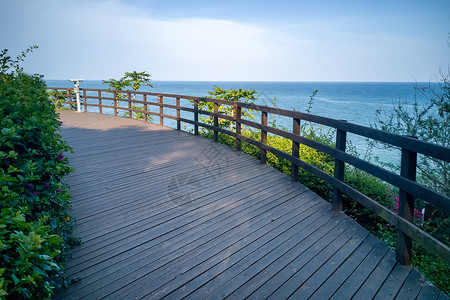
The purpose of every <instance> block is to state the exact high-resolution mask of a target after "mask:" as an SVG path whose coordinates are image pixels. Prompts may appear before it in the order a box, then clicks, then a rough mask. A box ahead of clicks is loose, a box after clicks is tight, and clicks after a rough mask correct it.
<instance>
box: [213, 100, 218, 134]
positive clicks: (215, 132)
mask: <svg viewBox="0 0 450 300" xmlns="http://www.w3.org/2000/svg"><path fill="white" fill-rule="evenodd" d="M214 113H215V114H218V113H219V104H217V103H216V102H214ZM214 127H219V118H218V117H217V116H214ZM218 140H219V135H218V132H217V130H216V129H214V142H217V141H218Z"/></svg>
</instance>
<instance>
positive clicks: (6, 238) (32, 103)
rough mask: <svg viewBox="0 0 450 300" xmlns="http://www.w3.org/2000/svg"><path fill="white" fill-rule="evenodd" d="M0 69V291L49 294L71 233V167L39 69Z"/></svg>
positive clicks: (58, 279)
mask: <svg viewBox="0 0 450 300" xmlns="http://www.w3.org/2000/svg"><path fill="white" fill-rule="evenodd" d="M5 53H6V52H5V50H4V51H2V55H1V60H0V61H1V62H2V71H3V72H2V73H0V128H1V135H0V185H1V189H0V208H1V217H0V238H1V242H0V296H1V297H3V298H8V299H22V298H49V297H50V296H51V295H52V294H53V290H55V289H56V288H58V287H61V286H63V285H65V284H66V282H65V280H64V279H63V277H62V272H63V270H64V268H63V266H64V259H65V257H66V255H67V253H68V248H69V244H70V242H71V238H70V237H69V233H70V231H71V219H70V216H69V214H68V211H69V210H70V195H69V193H68V192H67V187H66V186H65V185H64V184H63V183H62V182H61V179H62V178H63V177H64V176H65V175H67V174H68V173H69V172H70V168H69V167H68V165H67V164H68V161H67V158H65V156H64V152H66V151H70V150H71V149H70V148H69V146H68V145H67V143H66V142H64V141H62V140H61V136H60V135H59V134H58V131H59V126H60V123H59V121H58V115H57V113H56V112H55V109H54V104H52V103H51V101H50V100H49V97H48V95H47V94H46V91H45V83H44V82H43V80H42V79H41V78H40V76H36V75H35V76H29V75H25V74H23V73H22V72H13V73H6V71H7V70H8V68H7V66H6V67H5V65H6V64H8V63H10V59H7V58H8V57H7V56H6V55H5Z"/></svg>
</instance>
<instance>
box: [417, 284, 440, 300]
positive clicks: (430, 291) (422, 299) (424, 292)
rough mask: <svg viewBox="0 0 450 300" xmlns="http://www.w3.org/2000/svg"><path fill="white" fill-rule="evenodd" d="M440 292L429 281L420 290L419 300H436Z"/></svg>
mask: <svg viewBox="0 0 450 300" xmlns="http://www.w3.org/2000/svg"><path fill="white" fill-rule="evenodd" d="M439 293H440V291H439V290H438V289H437V288H436V287H435V286H434V284H432V283H431V282H429V281H425V283H424V284H423V286H422V289H421V290H420V293H419V295H418V296H417V300H427V299H430V300H436V299H438V298H439Z"/></svg>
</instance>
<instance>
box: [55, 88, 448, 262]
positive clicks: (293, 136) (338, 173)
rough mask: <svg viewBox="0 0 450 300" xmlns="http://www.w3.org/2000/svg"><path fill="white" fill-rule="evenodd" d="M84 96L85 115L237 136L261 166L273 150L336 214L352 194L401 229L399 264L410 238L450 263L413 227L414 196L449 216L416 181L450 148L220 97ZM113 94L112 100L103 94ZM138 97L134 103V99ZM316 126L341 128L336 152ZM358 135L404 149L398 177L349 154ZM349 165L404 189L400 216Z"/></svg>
mask: <svg viewBox="0 0 450 300" xmlns="http://www.w3.org/2000/svg"><path fill="white" fill-rule="evenodd" d="M47 89H49V90H64V91H67V94H56V95H54V99H55V101H56V100H57V99H58V98H63V99H65V100H67V101H65V102H64V103H67V104H69V105H70V106H71V108H72V107H73V106H74V105H76V102H74V101H73V99H74V98H75V97H76V96H75V95H73V94H71V93H70V92H69V91H70V90H71V89H68V88H56V87H47ZM80 90H81V91H82V92H83V95H82V99H83V104H82V105H83V106H84V111H85V112H87V111H88V107H97V108H98V110H99V113H104V110H103V109H104V108H109V109H112V110H113V111H114V115H116V116H117V115H118V112H119V110H120V111H127V112H128V117H129V118H133V113H142V114H144V120H145V121H148V119H149V116H156V117H159V118H160V120H159V124H160V125H164V118H168V119H173V120H176V121H177V129H178V130H181V122H184V123H189V124H192V125H194V134H195V135H198V134H199V127H203V128H206V129H209V130H212V131H213V133H214V140H215V141H217V140H218V138H217V134H218V133H219V132H220V133H223V134H227V135H229V136H232V137H234V138H236V150H238V151H240V146H241V141H245V142H248V143H250V144H252V145H254V146H256V147H258V148H259V149H260V150H261V162H262V163H265V162H266V152H267V151H268V152H271V153H273V154H274V155H277V156H279V157H281V158H284V159H286V160H288V161H290V162H291V163H292V166H293V169H292V170H293V172H292V179H293V180H297V176H298V167H300V168H303V169H305V170H306V171H308V172H310V173H312V174H314V175H315V176H317V177H319V178H320V179H322V180H324V181H325V182H327V183H328V184H330V185H331V186H332V187H333V188H334V189H333V208H334V209H335V210H338V211H339V210H341V209H342V194H346V195H348V196H349V197H350V198H352V199H353V200H355V201H357V202H359V203H360V204H362V205H363V206H365V207H366V208H368V209H370V210H371V211H372V212H374V213H376V214H377V215H378V216H380V217H382V218H383V219H384V220H386V221H387V222H389V223H390V224H392V225H394V226H395V227H397V229H398V230H399V234H398V237H397V250H396V252H397V260H398V261H399V262H400V263H401V264H404V265H409V264H410V263H411V248H412V239H413V240H415V241H416V242H418V243H419V244H421V245H422V246H424V247H425V248H427V249H428V250H430V251H431V252H433V253H434V254H436V255H438V256H439V257H441V258H442V259H443V260H444V261H446V262H447V264H450V248H449V247H448V246H446V245H445V244H443V243H442V242H440V241H439V240H437V239H435V238H434V237H432V236H431V235H429V234H428V233H426V232H425V231H423V230H422V229H420V228H418V227H417V226H415V225H414V224H413V210H414V197H418V198H421V199H423V200H425V201H427V202H429V203H431V204H433V205H435V206H436V207H439V208H441V209H442V210H444V211H445V212H447V213H450V198H449V197H447V196H446V195H443V194H441V193H438V192H436V191H434V190H432V189H430V188H428V187H426V186H424V185H421V184H419V183H417V182H415V172H416V163H417V154H418V153H420V154H423V155H426V156H430V157H433V158H436V159H439V160H443V161H446V162H449V161H450V148H447V147H444V146H440V145H436V144H432V143H429V142H424V141H420V140H417V139H415V138H412V137H406V136H400V135H396V134H393V133H388V132H384V131H381V130H378V129H374V128H369V127H365V126H362V125H357V124H353V123H349V122H346V121H341V120H335V119H331V118H326V117H321V116H317V115H312V114H307V113H302V112H299V111H290V110H286V109H279V108H274V107H268V106H262V105H255V104H249V103H241V102H233V101H227V100H221V99H213V98H204V97H194V96H185V95H176V94H164V93H153V92H140V91H121V90H107V89H87V88H86V89H80ZM88 92H90V93H92V92H96V94H95V95H88ZM105 93H106V94H109V95H112V96H108V95H105ZM118 94H121V95H126V97H125V98H118ZM132 95H133V96H134V97H133V98H134V99H132V97H131V96H132ZM137 95H142V99H137V97H136V96H137ZM149 96H155V97H157V99H156V101H154V102H152V101H150V99H149V98H150V97H149ZM164 98H174V99H176V104H175V105H173V104H167V103H164ZM180 99H185V100H190V102H193V107H184V106H181V104H180ZM88 100H98V104H94V103H90V102H89V101H88ZM102 101H113V103H112V104H113V105H106V104H104V102H102ZM121 102H124V103H127V105H126V107H122V106H119V104H120V103H121ZM200 102H210V103H213V104H214V112H210V111H205V110H200V109H199V108H198V106H199V103H200ZM135 104H141V105H144V107H143V110H141V109H136V108H134V105H135ZM219 104H222V105H229V106H233V107H234V109H235V112H236V114H235V115H234V116H229V115H226V114H223V113H220V112H219V111H218V105H219ZM148 106H157V107H159V112H154V111H150V110H149V109H148V108H149V107H148ZM164 108H170V109H175V110H176V116H174V115H170V114H167V113H164ZM242 109H251V110H254V111H260V112H261V123H257V122H253V121H249V120H245V119H242V118H241V110H242ZM181 111H185V112H191V113H193V114H194V116H193V120H192V119H187V118H185V117H181V114H180V112H181ZM268 113H271V114H275V115H280V116H285V117H290V118H292V119H293V125H294V129H293V132H292V133H291V132H288V131H285V130H281V129H278V128H274V127H271V126H268V125H267V115H268ZM199 114H200V115H206V116H210V117H212V118H213V124H206V123H203V122H201V121H199V118H198V116H199ZM218 119H225V120H229V121H233V122H235V123H236V132H233V131H230V130H228V129H225V128H221V127H219V126H218V124H219V123H218ZM301 121H307V122H313V123H317V124H321V125H325V126H328V127H332V128H335V129H337V132H336V144H337V146H336V148H334V147H330V146H328V145H324V144H321V143H319V142H316V141H314V140H311V139H308V138H306V137H303V136H301V135H300V131H299V130H300V129H299V128H300V122H301ZM241 125H246V126H249V127H252V128H254V129H258V130H260V131H261V140H260V141H257V140H254V139H252V138H249V137H247V136H245V135H242V134H241ZM267 133H272V134H276V135H278V136H281V137H284V138H287V139H289V140H291V141H292V150H293V151H292V155H291V154H288V153H286V152H283V151H281V150H279V149H276V148H274V147H271V146H269V145H267ZM347 133H354V134H356V135H359V136H363V137H366V138H371V139H374V140H377V141H380V142H383V143H386V144H390V145H392V146H396V147H398V148H400V149H402V163H401V172H400V175H398V174H395V173H393V172H391V171H389V170H386V169H384V168H381V167H379V166H377V165H374V164H372V163H370V162H367V161H365V160H362V159H360V158H358V157H355V156H353V155H351V154H349V153H347V152H345V141H346V134H347ZM300 144H302V145H306V146H308V147H311V148H314V149H316V150H317V151H320V152H323V153H326V154H328V155H330V156H332V157H333V158H334V159H335V171H334V176H331V175H329V174H327V173H326V172H324V171H322V170H320V169H318V168H316V167H315V166H313V165H310V164H308V163H306V162H305V161H303V160H301V159H300V158H299V157H298V145H300ZM345 163H347V164H350V165H352V166H354V167H355V168H358V169H360V170H363V171H365V172H367V173H369V174H371V175H373V176H375V177H377V178H379V179H381V180H383V181H385V182H388V183H390V184H392V185H393V186H396V187H398V188H399V190H400V195H399V198H400V199H399V212H398V215H397V214H395V213H394V212H392V211H391V210H390V209H388V208H386V207H384V206H382V205H380V204H379V203H378V202H376V201H374V200H373V199H371V198H369V197H368V196H366V195H364V194H362V193H361V192H359V191H357V190H356V189H354V188H353V187H351V186H349V185H348V184H346V183H345V182H344V181H343V178H344V172H345V168H344V164H345Z"/></svg>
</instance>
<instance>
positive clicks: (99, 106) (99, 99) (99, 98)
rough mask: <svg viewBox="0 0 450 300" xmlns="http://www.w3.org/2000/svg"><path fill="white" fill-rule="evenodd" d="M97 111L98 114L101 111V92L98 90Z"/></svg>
mask: <svg viewBox="0 0 450 300" xmlns="http://www.w3.org/2000/svg"><path fill="white" fill-rule="evenodd" d="M98 112H99V113H100V114H102V113H103V110H102V92H101V91H98Z"/></svg>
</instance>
